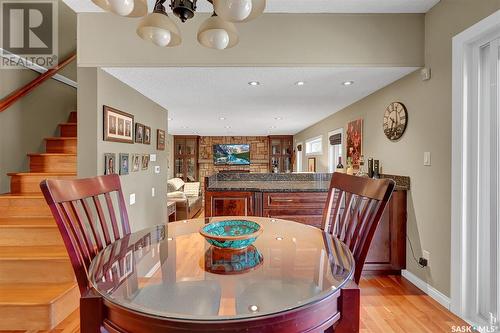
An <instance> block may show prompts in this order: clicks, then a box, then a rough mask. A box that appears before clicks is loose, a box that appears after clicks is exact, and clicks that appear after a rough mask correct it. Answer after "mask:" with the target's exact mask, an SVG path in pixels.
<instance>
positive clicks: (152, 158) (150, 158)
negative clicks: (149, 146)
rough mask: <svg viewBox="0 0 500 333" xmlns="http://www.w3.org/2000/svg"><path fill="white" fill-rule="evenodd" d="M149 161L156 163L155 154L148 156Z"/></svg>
mask: <svg viewBox="0 0 500 333" xmlns="http://www.w3.org/2000/svg"><path fill="white" fill-rule="evenodd" d="M149 160H150V161H151V162H156V154H151V155H149Z"/></svg>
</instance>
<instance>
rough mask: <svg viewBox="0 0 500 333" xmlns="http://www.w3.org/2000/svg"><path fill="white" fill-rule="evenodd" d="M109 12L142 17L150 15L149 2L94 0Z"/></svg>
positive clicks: (93, 0)
mask: <svg viewBox="0 0 500 333" xmlns="http://www.w3.org/2000/svg"><path fill="white" fill-rule="evenodd" d="M92 2H93V3H94V4H96V5H97V6H99V7H100V8H101V9H104V10H105V11H107V12H111V13H114V14H116V15H120V16H126V17H142V16H144V15H146V14H147V13H148V2H147V0H92Z"/></svg>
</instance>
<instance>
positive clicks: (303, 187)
mask: <svg viewBox="0 0 500 333" xmlns="http://www.w3.org/2000/svg"><path fill="white" fill-rule="evenodd" d="M217 176H219V177H217ZM330 178H331V174H328V175H327V174H316V175H307V174H305V175H304V174H288V176H287V175H286V174H278V175H273V174H260V175H259V174H251V175H248V174H233V175H231V176H228V175H223V176H220V175H214V176H212V177H210V178H209V182H208V191H242V192H328V188H329V186H330ZM382 178H390V179H393V180H394V181H395V182H396V191H408V190H409V189H410V178H409V177H405V176H394V175H382Z"/></svg>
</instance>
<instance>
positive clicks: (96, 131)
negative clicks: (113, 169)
mask: <svg viewBox="0 0 500 333" xmlns="http://www.w3.org/2000/svg"><path fill="white" fill-rule="evenodd" d="M78 77H79V88H78V109H79V112H80V113H79V119H78V176H79V177H91V176H96V175H102V174H104V154H105V153H115V154H116V157H117V158H118V154H119V153H128V154H134V153H136V154H156V158H157V160H156V162H150V165H149V169H148V170H145V171H143V170H140V171H138V172H130V173H129V175H124V176H121V177H120V180H121V182H122V187H123V192H124V197H125V201H126V202H127V210H128V215H129V218H130V224H131V228H132V229H133V231H134V230H135V231H136V230H140V229H143V228H146V227H150V226H153V225H155V224H160V223H163V222H165V216H166V215H165V208H166V182H167V177H168V175H167V173H168V172H167V151H166V150H165V151H158V150H156V130H157V129H158V128H160V129H164V130H167V128H168V126H167V125H168V123H167V110H165V109H164V108H162V107H160V106H159V105H157V104H156V103H154V102H152V101H151V100H149V99H148V98H146V97H144V96H143V95H141V94H140V93H138V92H137V91H135V90H134V89H132V88H130V87H129V86H127V85H125V84H124V83H122V82H121V81H118V80H117V79H115V78H114V77H112V76H111V75H109V74H107V73H106V72H104V71H102V70H101V69H97V68H79V69H78ZM103 105H108V106H111V107H114V108H116V109H119V110H122V111H124V112H127V113H130V114H132V115H134V121H136V122H140V123H142V124H145V125H147V126H150V127H151V132H152V135H151V145H144V144H138V143H135V144H126V143H117V142H109V141H103V111H102V109H103ZM154 166H160V174H156V173H155V172H154ZM153 187H154V188H155V191H156V194H155V197H152V193H151V189H152V188H153ZM132 193H135V195H136V203H135V204H134V205H132V206H130V205H128V203H129V196H130V194H132Z"/></svg>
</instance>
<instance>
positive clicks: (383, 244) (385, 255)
mask: <svg viewBox="0 0 500 333" xmlns="http://www.w3.org/2000/svg"><path fill="white" fill-rule="evenodd" d="M366 263H377V264H390V263H391V231H390V218H389V209H386V210H385V212H384V215H383V216H382V220H381V221H380V223H379V225H378V226H377V230H376V231H375V234H374V235H373V240H372V243H371V244H370V250H369V251H368V254H367V256H366Z"/></svg>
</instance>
